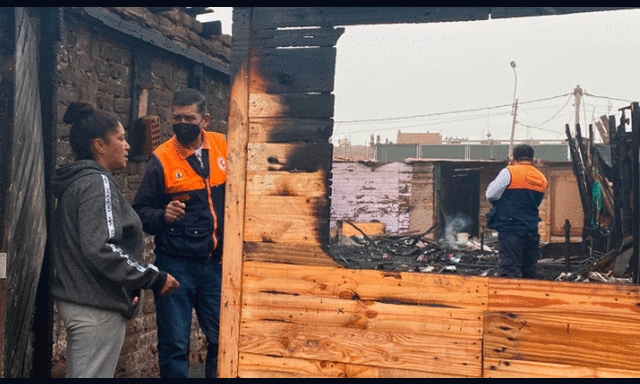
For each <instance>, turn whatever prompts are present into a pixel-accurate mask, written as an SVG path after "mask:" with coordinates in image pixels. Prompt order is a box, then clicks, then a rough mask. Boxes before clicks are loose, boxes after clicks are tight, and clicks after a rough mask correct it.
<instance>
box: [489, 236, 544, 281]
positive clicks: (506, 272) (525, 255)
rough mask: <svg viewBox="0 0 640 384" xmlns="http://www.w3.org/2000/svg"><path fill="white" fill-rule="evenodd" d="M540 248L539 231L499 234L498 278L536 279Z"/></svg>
mask: <svg viewBox="0 0 640 384" xmlns="http://www.w3.org/2000/svg"><path fill="white" fill-rule="evenodd" d="M539 246H540V235H539V234H538V231H520V232H505V233H503V232H500V233H498V251H499V262H498V276H500V277H513V278H520V277H522V278H525V279H534V278H535V277H536V263H537V262H538V258H539V256H540V250H539Z"/></svg>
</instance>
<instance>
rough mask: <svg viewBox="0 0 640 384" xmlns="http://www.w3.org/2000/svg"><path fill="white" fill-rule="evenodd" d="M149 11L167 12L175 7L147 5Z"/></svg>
mask: <svg viewBox="0 0 640 384" xmlns="http://www.w3.org/2000/svg"><path fill="white" fill-rule="evenodd" d="M147 9H149V11H150V12H151V13H162V12H169V11H172V10H174V9H175V7H147Z"/></svg>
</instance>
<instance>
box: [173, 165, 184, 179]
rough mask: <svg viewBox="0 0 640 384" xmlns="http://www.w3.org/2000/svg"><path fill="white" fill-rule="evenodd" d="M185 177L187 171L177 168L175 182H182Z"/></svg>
mask: <svg viewBox="0 0 640 384" xmlns="http://www.w3.org/2000/svg"><path fill="white" fill-rule="evenodd" d="M183 177H185V171H184V170H183V169H180V168H176V169H174V170H173V178H174V179H175V180H180V179H182V178H183Z"/></svg>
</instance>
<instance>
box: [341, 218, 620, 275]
mask: <svg viewBox="0 0 640 384" xmlns="http://www.w3.org/2000/svg"><path fill="white" fill-rule="evenodd" d="M343 223H344V224H347V225H350V226H352V227H353V228H355V229H356V230H357V231H358V232H360V236H358V235H353V236H342V235H340V234H338V235H337V236H335V237H334V238H333V239H332V241H331V243H330V245H329V247H330V251H331V255H332V256H333V258H334V260H335V261H337V262H338V263H340V264H341V265H343V266H345V267H347V268H351V269H376V270H383V271H390V272H420V273H438V274H440V273H442V274H457V275H462V276H487V277H491V276H497V271H498V244H497V237H495V236H488V237H486V238H485V237H484V236H480V239H473V238H472V239H469V238H467V237H466V236H465V235H466V234H462V235H460V236H456V239H455V240H454V241H451V239H449V240H446V239H444V238H443V239H441V240H439V241H436V240H432V239H429V238H428V237H427V235H429V234H430V233H432V231H433V230H434V229H435V228H436V226H437V224H436V225H434V226H433V227H431V228H430V229H429V230H427V231H425V232H421V233H416V232H413V233H412V232H409V233H397V234H384V235H371V236H369V235H367V234H365V233H364V232H363V231H362V230H360V229H359V228H358V226H357V225H356V224H354V223H351V222H349V221H346V220H345V221H344V222H343ZM629 245H630V240H629V239H627V241H626V242H625V243H624V244H623V246H622V247H621V249H625V250H624V251H621V249H615V250H612V251H610V252H608V253H602V252H599V251H593V252H589V253H588V254H586V255H585V254H584V252H583V251H582V244H580V243H549V244H541V247H540V255H541V257H540V260H539V261H538V266H537V278H538V279H539V280H555V281H573V282H599V283H615V284H631V283H632V281H631V278H630V277H628V276H627V277H624V276H623V275H624V274H625V273H624V271H625V270H626V268H624V265H626V264H624V262H625V261H626V262H628V259H629V257H630V256H631V254H632V249H631V248H629ZM618 255H622V256H621V257H620V258H618ZM567 256H568V257H567ZM567 260H568V262H567Z"/></svg>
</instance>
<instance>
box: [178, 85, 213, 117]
mask: <svg viewBox="0 0 640 384" xmlns="http://www.w3.org/2000/svg"><path fill="white" fill-rule="evenodd" d="M194 104H195V105H196V107H197V108H198V113H199V114H200V115H201V116H204V115H206V114H207V103H206V99H205V97H204V95H203V94H202V93H200V91H198V90H197V89H193V88H186V89H183V90H181V91H178V92H176V94H175V95H174V96H173V105H180V106H185V105H194Z"/></svg>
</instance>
